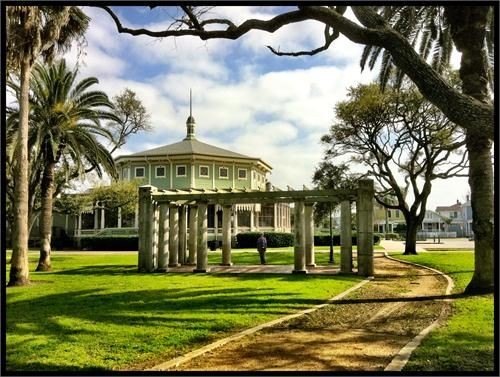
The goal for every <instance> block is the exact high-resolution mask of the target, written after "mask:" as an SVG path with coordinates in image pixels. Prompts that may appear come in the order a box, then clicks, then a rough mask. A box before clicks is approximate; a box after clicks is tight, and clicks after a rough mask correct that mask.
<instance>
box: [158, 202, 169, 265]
mask: <svg viewBox="0 0 500 377" xmlns="http://www.w3.org/2000/svg"><path fill="white" fill-rule="evenodd" d="M159 207H160V208H159V211H160V214H159V224H158V227H159V228H158V270H157V271H158V272H167V270H168V248H169V244H168V239H169V229H168V203H162V204H160V206H159Z"/></svg>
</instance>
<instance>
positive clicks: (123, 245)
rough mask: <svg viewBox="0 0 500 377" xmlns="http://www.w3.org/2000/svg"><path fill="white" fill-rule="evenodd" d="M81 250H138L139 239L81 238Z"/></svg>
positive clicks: (136, 237)
mask: <svg viewBox="0 0 500 377" xmlns="http://www.w3.org/2000/svg"><path fill="white" fill-rule="evenodd" d="M81 245H82V249H85V250H112V251H116V250H124V251H129V250H132V251H135V250H139V237H138V236H133V237H123V236H122V237H116V236H115V237H112V236H110V237H82V241H81Z"/></svg>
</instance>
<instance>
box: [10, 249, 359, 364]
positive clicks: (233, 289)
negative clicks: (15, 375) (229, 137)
mask: <svg viewBox="0 0 500 377" xmlns="http://www.w3.org/2000/svg"><path fill="white" fill-rule="evenodd" d="M320 249H321V248H320ZM338 249H339V248H338V247H336V251H338ZM89 254H90V255H77V254H70V253H65V252H55V253H54V254H53V256H52V263H53V267H54V270H53V271H52V272H48V273H47V272H46V273H38V272H32V271H34V269H35V267H36V262H37V259H38V256H37V253H30V271H31V272H30V279H31V282H32V285H31V286H28V287H15V288H8V289H7V296H6V300H7V308H6V324H7V326H6V339H7V344H6V353H7V358H6V360H5V361H4V362H6V369H7V370H8V371H10V372H20V371H30V370H31V371H75V372H82V371H89V370H112V369H124V368H134V367H136V368H141V367H148V366H152V365H154V364H156V363H159V362H163V361H165V360H168V359H170V358H172V357H175V356H178V355H181V354H183V353H185V352H188V351H189V350H192V349H195V348H197V347H200V346H202V345H204V344H207V343H210V342H211V341H214V340H216V339H219V338H223V337H226V336H228V335H230V334H233V333H235V332H237V331H239V330H242V329H245V328H249V327H252V326H254V325H257V324H260V323H264V322H267V321H269V320H271V319H274V318H277V317H281V316H283V315H286V314H289V313H293V312H296V311H298V310H301V309H304V308H308V307H311V306H313V305H315V304H318V303H321V302H323V301H324V300H325V299H328V298H330V297H333V296H335V295H336V294H338V293H340V292H342V291H344V290H346V289H347V288H349V287H351V286H353V285H354V284H356V283H357V282H359V281H360V280H361V278H360V277H357V276H334V277H332V276H320V275H316V276H313V275H306V276H302V275H292V274H286V275H259V274H244V275H243V274H242V275H233V274H226V275H205V274H175V273H167V274H143V273H138V272H137V271H136V270H137V255H136V254H119V253H117V254H99V253H95V254H92V253H89ZM335 257H336V261H337V262H338V254H337V255H336V256H335ZM7 258H8V259H9V258H10V254H9V255H8V256H7ZM232 259H233V262H234V263H236V264H238V263H258V260H259V258H258V253H257V252H256V251H255V250H252V251H251V252H250V251H248V252H235V253H233V255H232ZM268 259H269V262H270V263H279V264H292V263H293V253H290V252H288V251H286V252H274V251H272V250H271V251H270V252H269V253H268ZM316 259H317V261H318V263H320V264H321V263H326V262H327V261H328V253H327V252H319V253H318V254H317V256H316ZM250 260H251V262H250ZM219 261H220V251H217V252H213V253H212V252H211V253H210V262H211V263H218V262H219ZM8 269H9V265H7V273H8Z"/></svg>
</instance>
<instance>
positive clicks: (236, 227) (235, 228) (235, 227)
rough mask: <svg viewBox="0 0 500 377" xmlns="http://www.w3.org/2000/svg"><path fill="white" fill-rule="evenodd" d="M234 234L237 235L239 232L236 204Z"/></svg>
mask: <svg viewBox="0 0 500 377" xmlns="http://www.w3.org/2000/svg"><path fill="white" fill-rule="evenodd" d="M233 234H234V236H235V237H236V235H237V234H238V209H237V208H236V204H235V205H234V214H233Z"/></svg>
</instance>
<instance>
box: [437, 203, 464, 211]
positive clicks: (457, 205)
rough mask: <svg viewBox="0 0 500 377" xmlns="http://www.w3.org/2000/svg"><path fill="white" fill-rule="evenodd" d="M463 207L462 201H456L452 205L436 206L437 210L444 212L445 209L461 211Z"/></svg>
mask: <svg viewBox="0 0 500 377" xmlns="http://www.w3.org/2000/svg"><path fill="white" fill-rule="evenodd" d="M461 208H462V204H461V203H455V204H453V205H451V206H440V207H436V212H443V211H460V209H461Z"/></svg>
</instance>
